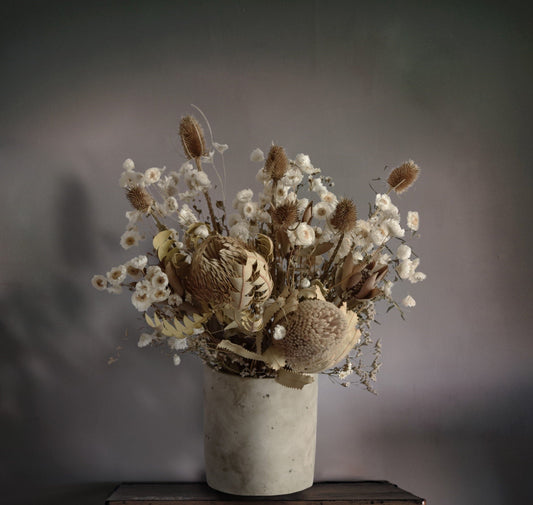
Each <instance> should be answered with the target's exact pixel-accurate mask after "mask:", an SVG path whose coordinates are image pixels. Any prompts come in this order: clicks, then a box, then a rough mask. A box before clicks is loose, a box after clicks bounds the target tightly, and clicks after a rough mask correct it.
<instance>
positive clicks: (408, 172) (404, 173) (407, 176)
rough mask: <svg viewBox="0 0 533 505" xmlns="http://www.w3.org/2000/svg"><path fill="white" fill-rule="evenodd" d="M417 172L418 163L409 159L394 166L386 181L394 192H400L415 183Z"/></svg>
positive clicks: (418, 171) (418, 169) (418, 170)
mask: <svg viewBox="0 0 533 505" xmlns="http://www.w3.org/2000/svg"><path fill="white" fill-rule="evenodd" d="M419 173H420V168H419V167H418V165H417V164H416V163H415V162H414V161H413V160H409V161H406V162H405V163H402V164H401V165H400V166H399V167H396V168H395V169H394V170H393V171H392V172H391V173H390V175H389V178H388V179H387V182H388V183H389V186H390V187H391V188H392V189H393V190H394V191H396V193H398V194H401V193H403V192H404V191H407V190H408V189H409V188H410V187H411V186H412V185H413V184H414V183H415V181H416V180H417V179H418V174H419Z"/></svg>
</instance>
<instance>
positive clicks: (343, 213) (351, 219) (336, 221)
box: [330, 198, 357, 233]
mask: <svg viewBox="0 0 533 505" xmlns="http://www.w3.org/2000/svg"><path fill="white" fill-rule="evenodd" d="M356 222H357V210H356V208H355V203H353V202H352V201H351V200H350V199H348V198H342V199H341V200H340V201H339V203H338V204H337V206H336V207H335V211H334V212H333V215H332V216H331V220H330V224H331V226H333V228H334V229H335V230H337V231H340V232H341V233H347V232H349V231H352V230H353V229H354V228H355V223H356Z"/></svg>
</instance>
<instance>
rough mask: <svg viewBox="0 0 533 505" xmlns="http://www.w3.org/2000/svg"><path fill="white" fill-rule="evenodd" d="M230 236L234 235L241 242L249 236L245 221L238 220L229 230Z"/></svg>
mask: <svg viewBox="0 0 533 505" xmlns="http://www.w3.org/2000/svg"><path fill="white" fill-rule="evenodd" d="M229 234H230V237H235V238H238V239H240V240H242V241H243V242H246V241H247V240H248V239H249V238H250V227H249V226H248V223H247V222H246V221H238V222H237V223H235V224H234V225H233V226H232V227H231V228H230V230H229Z"/></svg>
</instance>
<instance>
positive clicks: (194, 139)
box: [179, 116, 206, 159]
mask: <svg viewBox="0 0 533 505" xmlns="http://www.w3.org/2000/svg"><path fill="white" fill-rule="evenodd" d="M179 133H180V138H181V143H182V145H183V151H184V152H185V156H187V158H188V159H197V158H200V157H202V156H203V155H204V154H205V153H206V148H205V139H204V131H203V130H202V127H201V126H200V123H198V121H197V120H196V119H195V118H194V117H193V116H185V117H184V118H182V120H181V122H180V131H179Z"/></svg>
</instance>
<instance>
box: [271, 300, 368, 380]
mask: <svg viewBox="0 0 533 505" xmlns="http://www.w3.org/2000/svg"><path fill="white" fill-rule="evenodd" d="M280 324H281V325H283V327H284V328H285V330H286V335H285V337H284V338H282V339H281V340H274V341H273V345H274V346H275V347H277V348H279V349H281V351H282V353H283V355H284V357H285V359H286V363H287V365H288V366H289V367H290V368H291V370H293V371H295V372H303V373H319V372H321V371H323V370H326V369H328V368H330V367H331V366H333V365H334V364H335V363H337V362H339V361H340V360H341V359H342V358H344V357H345V356H346V355H347V354H348V352H350V349H352V347H353V346H354V345H355V343H356V341H357V337H358V334H357V333H356V332H355V329H354V328H350V327H349V324H348V320H347V317H346V313H345V311H343V310H341V309H339V308H338V307H336V306H335V305H333V304H332V303H330V302H326V301H323V300H305V301H303V302H300V303H299V304H298V308H297V309H296V310H294V311H292V312H290V313H289V314H288V315H287V316H286V317H285V318H284V319H282V320H281V321H280Z"/></svg>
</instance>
